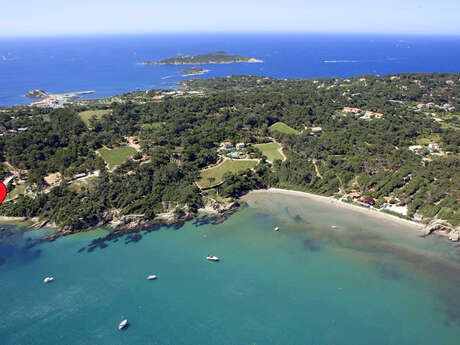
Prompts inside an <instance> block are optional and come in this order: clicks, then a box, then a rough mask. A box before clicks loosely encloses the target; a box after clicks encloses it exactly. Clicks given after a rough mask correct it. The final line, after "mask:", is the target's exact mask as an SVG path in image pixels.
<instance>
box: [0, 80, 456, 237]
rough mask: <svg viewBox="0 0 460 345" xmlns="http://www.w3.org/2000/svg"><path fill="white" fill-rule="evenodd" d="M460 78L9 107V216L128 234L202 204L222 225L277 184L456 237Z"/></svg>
mask: <svg viewBox="0 0 460 345" xmlns="http://www.w3.org/2000/svg"><path fill="white" fill-rule="evenodd" d="M459 78H460V74H459V73H450V74H448V73H429V74H424V73H411V74H399V75H389V76H384V77H381V76H371V75H366V76H357V77H349V78H343V79H342V78H330V79H307V80H301V79H283V80H280V79H275V78H270V77H260V76H230V77H225V78H213V79H204V78H193V79H189V80H185V81H182V82H181V85H182V88H181V89H173V90H172V89H167V90H166V89H165V90H162V89H157V90H143V91H136V92H132V93H127V94H123V95H118V96H114V97H110V98H107V99H99V100H79V101H78V104H75V103H69V104H67V105H66V107H65V109H49V107H42V108H38V107H36V106H31V107H25V106H17V107H11V108H4V109H1V117H0V134H1V136H0V159H1V160H0V167H1V169H0V180H2V181H4V183H5V185H6V186H7V190H8V195H7V199H6V200H5V201H4V202H3V204H2V205H1V206H0V216H5V217H25V218H27V219H36V220H37V221H36V222H37V223H38V225H39V226H41V225H43V224H48V226H49V225H50V224H53V225H54V226H56V227H57V229H58V230H57V232H56V234H57V236H58V235H66V234H71V233H75V232H79V231H83V230H85V229H92V228H94V227H99V226H109V227H112V228H114V229H116V230H114V231H119V232H122V231H126V230H134V229H144V228H145V227H146V226H150V225H154V224H165V223H166V224H171V225H173V224H174V225H175V226H176V225H177V224H179V223H180V222H183V221H185V220H189V219H191V218H193V217H195V216H197V215H198V214H202V213H203V212H205V213H207V214H208V215H209V216H208V218H207V219H211V218H212V219H213V220H215V221H217V222H219V221H221V220H223V219H225V217H226V215H228V214H229V213H231V212H233V211H234V210H235V209H237V207H238V203H239V200H240V197H241V196H242V195H244V194H246V193H248V192H249V191H253V190H258V189H269V188H277V191H279V189H289V190H297V191H302V192H309V193H313V194H319V195H322V196H327V197H328V198H329V199H327V200H328V201H331V200H332V201H334V202H335V201H337V204H338V205H348V204H353V205H356V207H358V206H360V207H363V208H366V209H368V210H371V211H373V213H372V214H375V215H378V216H379V217H383V216H385V217H388V215H387V214H389V215H392V216H398V217H400V218H402V219H406V220H411V221H416V222H418V223H420V224H423V225H427V227H426V229H425V233H424V234H425V235H428V234H429V233H431V232H434V233H437V234H444V235H445V236H446V237H448V238H449V239H450V240H451V241H458V240H459V239H460V219H459V214H460V213H459V212H460V208H459V205H460V204H459V200H460V193H459V190H460V179H459V176H460V168H459V167H460V149H459V148H460V141H459V138H460V135H459V131H460V130H459V128H460V122H459V118H460V117H459V115H460V113H459V109H460V88H459V86H460V79H459ZM33 93H34V94H37V95H39V94H41V93H40V92H33ZM42 95H43V94H42ZM37 157H38V158H37ZM272 190H273V189H272ZM374 211H375V212H374ZM369 212H370V211H369ZM5 219H9V218H3V220H5ZM13 219H17V218H13Z"/></svg>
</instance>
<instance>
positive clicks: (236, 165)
mask: <svg viewBox="0 0 460 345" xmlns="http://www.w3.org/2000/svg"><path fill="white" fill-rule="evenodd" d="M256 164H257V162H256V161H247V160H226V161H225V162H224V163H222V164H220V165H218V166H216V167H214V168H211V169H207V170H203V171H201V178H200V180H199V181H198V185H199V186H200V187H201V188H208V187H211V186H213V185H216V184H218V183H220V182H222V181H223V176H224V174H225V173H226V172H232V173H236V172H239V171H243V170H246V169H251V168H253V167H255V166H256ZM209 179H211V180H209ZM212 179H213V180H212Z"/></svg>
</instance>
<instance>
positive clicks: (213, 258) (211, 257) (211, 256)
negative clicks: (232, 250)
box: [206, 255, 219, 261]
mask: <svg viewBox="0 0 460 345" xmlns="http://www.w3.org/2000/svg"><path fill="white" fill-rule="evenodd" d="M206 260H208V261H219V258H218V257H217V256H215V255H208V256H207V257H206Z"/></svg>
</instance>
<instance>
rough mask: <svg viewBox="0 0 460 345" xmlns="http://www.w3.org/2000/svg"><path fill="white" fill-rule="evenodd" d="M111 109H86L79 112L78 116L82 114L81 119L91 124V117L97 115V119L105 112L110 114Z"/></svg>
mask: <svg viewBox="0 0 460 345" xmlns="http://www.w3.org/2000/svg"><path fill="white" fill-rule="evenodd" d="M109 113H110V110H86V111H82V112H80V113H78V116H80V118H81V120H82V121H83V122H84V123H85V124H86V125H87V126H89V125H90V124H89V119H90V118H91V117H93V116H94V117H96V118H97V119H100V118H101V117H102V116H104V115H105V114H109Z"/></svg>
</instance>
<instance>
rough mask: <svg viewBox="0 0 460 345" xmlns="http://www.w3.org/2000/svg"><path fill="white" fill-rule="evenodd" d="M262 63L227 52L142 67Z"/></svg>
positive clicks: (176, 59)
mask: <svg viewBox="0 0 460 345" xmlns="http://www.w3.org/2000/svg"><path fill="white" fill-rule="evenodd" d="M243 62H245V63H260V62H263V61H262V60H259V59H255V58H250V57H246V56H242V55H230V54H227V53H225V52H215V53H208V54H200V55H182V54H178V55H176V56H173V57H170V58H167V59H163V60H161V61H144V62H141V65H204V64H227V63H243Z"/></svg>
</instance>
